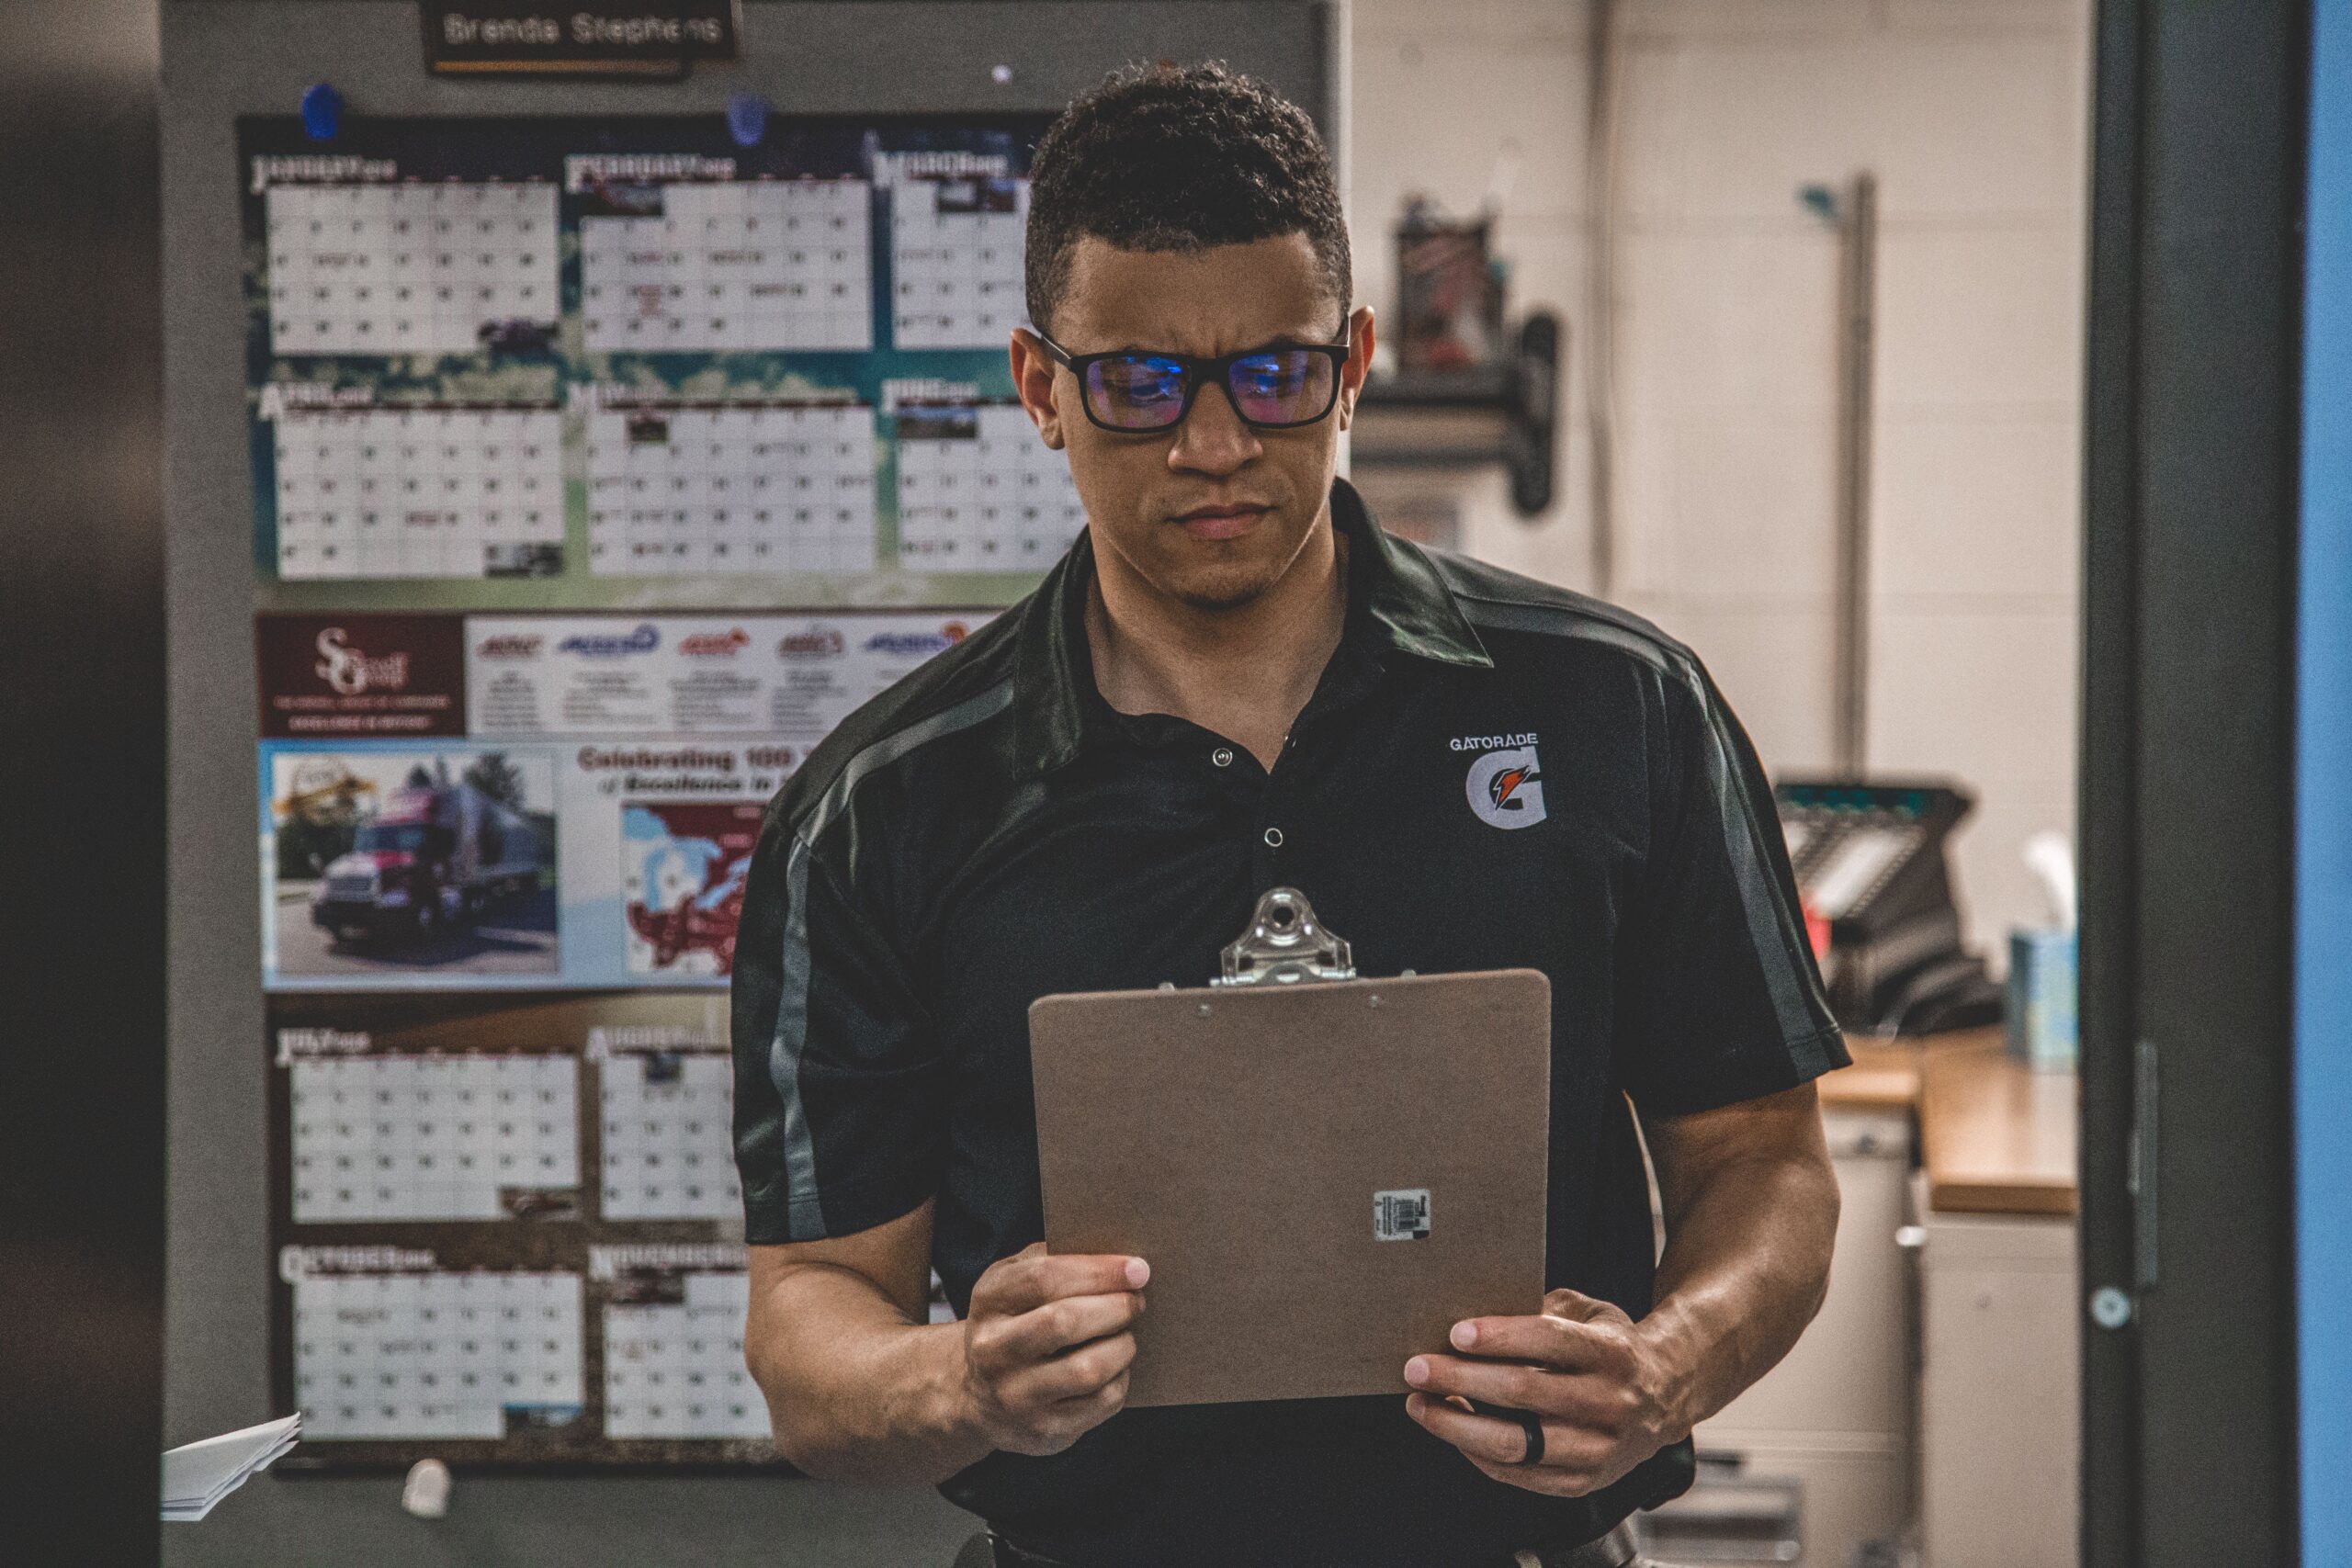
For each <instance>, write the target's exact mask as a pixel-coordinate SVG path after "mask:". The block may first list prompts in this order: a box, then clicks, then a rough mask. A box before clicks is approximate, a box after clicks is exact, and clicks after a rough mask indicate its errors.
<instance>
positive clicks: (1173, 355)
mask: <svg viewBox="0 0 2352 1568" xmlns="http://www.w3.org/2000/svg"><path fill="white" fill-rule="evenodd" d="M1347 330H1348V329H1347V324H1346V323H1345V322H1341V323H1340V332H1341V333H1345V332H1346V331H1347ZM1339 343H1340V340H1339V339H1338V338H1323V337H1312V336H1308V335H1306V334H1305V333H1275V334H1274V335H1273V336H1272V337H1269V338H1261V339H1259V340H1258V341H1257V342H1256V343H1253V344H1250V345H1249V346H1248V347H1246V348H1237V349H1234V350H1232V351H1231V352H1232V353H1234V354H1260V353H1263V352H1264V351H1265V350H1267V349H1270V348H1334V347H1337V346H1338V345H1339ZM1094 352H1096V353H1098V354H1137V355H1148V356H1151V357H1154V358H1161V359H1223V358H1225V357H1227V355H1221V354H1186V353H1184V352H1183V351H1182V350H1181V349H1173V348H1154V347H1149V346H1147V345H1146V344H1139V343H1123V344H1119V345H1118V346H1117V347H1115V348H1103V349H1097V350H1095V351H1094Z"/></svg>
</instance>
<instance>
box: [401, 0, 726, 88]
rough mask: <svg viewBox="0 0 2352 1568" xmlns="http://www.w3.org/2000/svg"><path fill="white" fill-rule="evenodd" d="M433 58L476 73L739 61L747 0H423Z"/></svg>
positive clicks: (624, 71) (434, 63)
mask: <svg viewBox="0 0 2352 1568" xmlns="http://www.w3.org/2000/svg"><path fill="white" fill-rule="evenodd" d="M417 9H418V11H419V12H420V13H421V15H422V17H423V21H424V62H425V64H426V66H427V67H428V68H429V69H431V70H432V71H434V72H435V73H455V74H474V75H501V74H510V73H512V74H540V73H554V74H560V75H578V76H682V75H684V73H685V72H686V69H687V67H688V66H689V65H690V64H692V63H693V62H695V61H697V60H733V59H736V58H737V57H738V54H739V51H740V50H741V44H742V38H743V12H742V0H560V3H559V0H456V3H454V4H444V3H442V0H420V4H419V6H418V7H417Z"/></svg>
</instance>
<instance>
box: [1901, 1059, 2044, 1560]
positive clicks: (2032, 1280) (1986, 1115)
mask: <svg viewBox="0 0 2352 1568" xmlns="http://www.w3.org/2000/svg"><path fill="white" fill-rule="evenodd" d="M2075 1107H2076V1090H2075V1076H2074V1075H2073V1074H2072V1073H2038V1072H2035V1071H2033V1070H2032V1069H2031V1068H2030V1067H2027V1066H2025V1065H2024V1064H2022V1063H2020V1062H2018V1061H2016V1060H2014V1059H2012V1058H2011V1057H2010V1056H2009V1055H2008V1054H2007V1051H2006V1050H2005V1049H2004V1048H2003V1044H2002V1041H2001V1037H2000V1034H1999V1032H1997V1031H1989V1030H1988V1031H1983V1032H1973V1033H1969V1034H1954V1035H1951V1036H1947V1037H1945V1038H1943V1039H1940V1040H1937V1041H1933V1042H1930V1043H1928V1045H1927V1046H1925V1047H1924V1048H1923V1049H1922V1050H1921V1052H1920V1061H1919V1111H1918V1115H1919V1131H1920V1148H1921V1169H1920V1171H1919V1174H1918V1176H1917V1179H1916V1191H1917V1197H1916V1199H1915V1203H1916V1204H1917V1211H1918V1214H1917V1218H1918V1223H1919V1226H1920V1231H1921V1233H1922V1235H1923V1237H1924V1239H1923V1240H1922V1242H1921V1245H1920V1247H1919V1255H1918V1256H1919V1343H1920V1373H1919V1523H1920V1537H1921V1544H1922V1546H1923V1547H1924V1549H1925V1551H1926V1568H2069V1565H2071V1564H2073V1563H2074V1562H2075V1533H2076V1529H2077V1520H2078V1517H2079V1506H2078V1502H2077V1482H2076V1473H2077V1470H2078V1465H2079V1456H2080V1452H2081V1438H2080V1417H2079V1414H2078V1394H2077V1380H2078V1375H2079V1374H2078V1368H2079V1366H2080V1345H2079V1337H2080V1329H2079V1326H2078V1325H2079V1321H2080V1312H2079V1306H2078V1303H2079V1301H2080V1297H2081V1290H2080V1285H2079V1275H2078V1271H2077V1269H2076V1266H2075V1220H2074V1214H2075V1116H2076V1109H2075Z"/></svg>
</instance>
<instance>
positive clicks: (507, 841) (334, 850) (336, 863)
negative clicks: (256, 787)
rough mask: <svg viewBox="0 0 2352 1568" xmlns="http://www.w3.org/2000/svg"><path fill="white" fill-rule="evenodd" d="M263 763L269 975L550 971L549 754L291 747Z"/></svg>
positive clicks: (554, 963)
mask: <svg viewBox="0 0 2352 1568" xmlns="http://www.w3.org/2000/svg"><path fill="white" fill-rule="evenodd" d="M269 767H270V785H271V787H270V793H269V807H270V826H271V842H270V845H269V849H270V852H271V855H272V859H273V862H274V864H273V866H272V874H271V876H270V878H269V880H270V883H271V884H272V886H273V891H272V894H271V897H270V899H269V906H270V908H269V917H270V918H269V919H268V923H267V927H266V935H267V940H268V944H269V962H268V963H267V964H266V973H268V974H270V975H272V976H285V977H288V978H297V979H299V978H307V977H312V976H315V977H319V978H327V977H344V978H357V977H358V976H361V975H363V974H373V975H376V976H381V977H382V978H384V979H386V980H390V979H392V978H393V977H394V976H398V975H410V976H422V975H423V974H424V973H428V972H429V973H433V974H470V975H547V974H553V973H556V972H557V970H558V969H559V967H560V964H559V954H558V951H557V947H558V942H557V929H556V928H557V918H556V913H557V886H556V885H557V864H556V861H557V855H556V821H555V816H554V812H553V809H552V807H553V806H554V801H555V787H554V786H555V775H554V771H553V768H552V766H551V763H550V761H549V760H548V758H547V757H545V756H542V755H537V754H534V753H531V752H527V751H525V752H515V751H505V750H472V749H471V748H458V747H449V748H441V749H435V750H429V751H425V750H407V749H401V750H392V749H390V748H384V749H376V748H358V747H353V748H348V749H346V748H342V747H338V748H335V749H334V750H332V751H330V750H324V749H311V748H299V749H288V750H286V751H284V752H281V753H278V754H277V755H275V756H274V757H273V758H272V759H271V761H270V764H269Z"/></svg>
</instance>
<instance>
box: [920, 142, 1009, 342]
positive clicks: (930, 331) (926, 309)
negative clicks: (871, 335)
mask: <svg viewBox="0 0 2352 1568" xmlns="http://www.w3.org/2000/svg"><path fill="white" fill-rule="evenodd" d="M1028 223H1029V182H1028V181H1027V180H1017V179H968V178H967V179H953V180H911V181H908V182H905V183H903V184H901V185H899V186H895V187H893V189H892V190H891V193H890V276H891V332H892V341H894V342H895V343H896V344H898V345H899V347H900V348H1002V347H1003V346H1004V344H1005V340H1006V339H1007V338H1008V337H1009V336H1010V335H1011V334H1012V329H1013V328H1015V327H1017V326H1021V325H1023V323H1025V322H1026V321H1027V320H1028V310H1027V305H1026V285H1025V283H1024V280H1023V273H1022V257H1023V238H1024V235H1025V233H1026V231H1027V228H1028Z"/></svg>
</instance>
